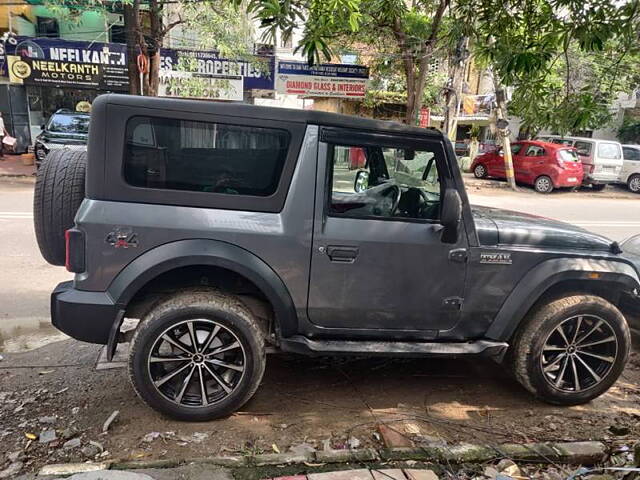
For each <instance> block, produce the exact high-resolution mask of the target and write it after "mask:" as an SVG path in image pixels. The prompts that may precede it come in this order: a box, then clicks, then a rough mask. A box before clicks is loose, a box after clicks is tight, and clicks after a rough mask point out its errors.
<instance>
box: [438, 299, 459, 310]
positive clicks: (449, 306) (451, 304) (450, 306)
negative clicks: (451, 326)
mask: <svg viewBox="0 0 640 480" xmlns="http://www.w3.org/2000/svg"><path fill="white" fill-rule="evenodd" d="M462 302H464V299H463V298H460V297H448V298H445V299H444V300H443V301H442V306H443V307H444V308H445V310H460V309H462Z"/></svg>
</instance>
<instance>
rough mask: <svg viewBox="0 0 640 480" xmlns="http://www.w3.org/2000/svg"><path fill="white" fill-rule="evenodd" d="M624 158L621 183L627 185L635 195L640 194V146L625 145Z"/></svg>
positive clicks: (623, 147) (623, 149)
mask: <svg viewBox="0 0 640 480" xmlns="http://www.w3.org/2000/svg"><path fill="white" fill-rule="evenodd" d="M622 157H623V160H624V165H623V167H622V173H621V174H620V183H624V184H626V185H627V187H628V188H629V190H631V191H632V192H633V193H640V145H623V146H622Z"/></svg>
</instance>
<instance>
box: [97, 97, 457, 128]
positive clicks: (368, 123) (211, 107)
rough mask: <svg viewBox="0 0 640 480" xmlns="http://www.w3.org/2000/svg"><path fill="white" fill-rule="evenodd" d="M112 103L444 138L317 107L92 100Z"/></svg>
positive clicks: (198, 101)
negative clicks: (293, 107) (316, 108)
mask: <svg viewBox="0 0 640 480" xmlns="http://www.w3.org/2000/svg"><path fill="white" fill-rule="evenodd" d="M96 102H99V103H103V102H104V103H106V104H111V105H122V106H127V107H140V108H148V109H162V110H175V111H185V112H190V113H204V114H207V113H208V114H217V115H225V116H230V117H240V118H242V117H246V118H251V119H262V120H276V121H281V122H296V123H307V124H312V125H322V126H329V127H343V128H353V129H357V130H369V131H376V132H383V133H395V134H398V133H404V134H410V135H420V136H426V137H430V138H434V139H440V140H441V139H443V138H444V136H443V135H442V133H441V132H440V131H438V130H436V129H430V128H419V127H413V126H408V125H404V124H402V123H398V122H389V121H384V120H373V119H369V118H362V117H357V116H355V115H343V114H339V113H329V112H319V111H316V110H295V109H291V108H277V107H265V106H259V105H248V104H243V103H227V102H212V101H205V100H186V99H174V98H158V97H142V96H138V95H120V94H113V93H111V94H107V95H101V96H100V97H98V98H97V99H96V100H95V101H94V108H95V107H96Z"/></svg>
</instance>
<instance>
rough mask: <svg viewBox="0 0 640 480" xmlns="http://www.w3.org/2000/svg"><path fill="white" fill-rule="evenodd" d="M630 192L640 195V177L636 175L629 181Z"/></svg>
mask: <svg viewBox="0 0 640 480" xmlns="http://www.w3.org/2000/svg"><path fill="white" fill-rule="evenodd" d="M629 190H631V191H632V192H633V193H640V175H636V176H634V177H632V178H631V179H630V180H629Z"/></svg>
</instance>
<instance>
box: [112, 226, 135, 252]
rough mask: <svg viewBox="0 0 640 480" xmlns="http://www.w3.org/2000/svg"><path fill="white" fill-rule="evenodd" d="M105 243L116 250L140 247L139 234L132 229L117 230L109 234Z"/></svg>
mask: <svg viewBox="0 0 640 480" xmlns="http://www.w3.org/2000/svg"><path fill="white" fill-rule="evenodd" d="M105 241H106V242H107V243H108V244H109V245H111V246H112V247H115V248H132V247H133V248H135V247H137V246H138V234H137V233H135V232H134V231H133V230H132V229H131V228H120V227H118V228H116V229H115V230H114V231H113V232H109V233H108V234H107V238H106V239H105Z"/></svg>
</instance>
